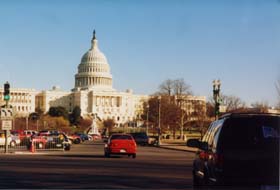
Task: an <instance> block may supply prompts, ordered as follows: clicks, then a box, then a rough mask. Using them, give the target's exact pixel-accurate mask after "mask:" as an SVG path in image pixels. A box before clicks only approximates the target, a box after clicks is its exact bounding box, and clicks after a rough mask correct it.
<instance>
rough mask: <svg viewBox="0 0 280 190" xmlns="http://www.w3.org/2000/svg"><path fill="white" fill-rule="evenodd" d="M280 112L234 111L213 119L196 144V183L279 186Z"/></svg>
mask: <svg viewBox="0 0 280 190" xmlns="http://www.w3.org/2000/svg"><path fill="white" fill-rule="evenodd" d="M279 128H280V115H276V114H248V113H247V114H245V113H234V114H228V115H225V116H223V117H221V118H220V119H219V120H217V121H215V122H213V123H212V124H211V125H210V127H209V128H208V131H207V132H206V134H205V135H204V137H203V139H202V141H199V140H197V139H189V140H188V141H187V145H188V146H190V147H197V148H198V152H197V153H196V158H195V160H194V162H193V184H194V186H211V185H214V186H222V187H225V188H227V187H231V186H238V187H239V186H240V187H244V186H245V187H247V186H250V187H251V186H253V187H257V188H261V189H271V188H272V189H274V188H278V187H279V134H280V133H279Z"/></svg>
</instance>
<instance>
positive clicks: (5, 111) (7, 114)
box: [0, 108, 13, 119]
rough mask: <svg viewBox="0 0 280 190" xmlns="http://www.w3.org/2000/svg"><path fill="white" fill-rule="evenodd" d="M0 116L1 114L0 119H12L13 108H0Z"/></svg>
mask: <svg viewBox="0 0 280 190" xmlns="http://www.w3.org/2000/svg"><path fill="white" fill-rule="evenodd" d="M0 116H1V119H12V118H13V108H1V111H0Z"/></svg>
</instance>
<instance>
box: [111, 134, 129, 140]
mask: <svg viewBox="0 0 280 190" xmlns="http://www.w3.org/2000/svg"><path fill="white" fill-rule="evenodd" d="M117 139H118V140H132V137H131V136H129V135H113V136H112V137H111V140H117Z"/></svg>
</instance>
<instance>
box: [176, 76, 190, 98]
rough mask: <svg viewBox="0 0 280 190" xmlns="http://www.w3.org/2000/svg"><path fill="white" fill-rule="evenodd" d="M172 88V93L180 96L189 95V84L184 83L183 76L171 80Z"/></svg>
mask: <svg viewBox="0 0 280 190" xmlns="http://www.w3.org/2000/svg"><path fill="white" fill-rule="evenodd" d="M173 89H174V95H177V96H180V95H183V94H184V95H190V94H192V92H191V86H190V85H188V84H186V82H185V81H184V79H183V78H180V79H176V80H174V82H173Z"/></svg>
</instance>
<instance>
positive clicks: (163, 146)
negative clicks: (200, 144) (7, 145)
mask: <svg viewBox="0 0 280 190" xmlns="http://www.w3.org/2000/svg"><path fill="white" fill-rule="evenodd" d="M165 146H166V145H161V146H158V148H162V149H167V150H176V151H182V152H191V153H195V152H196V150H187V149H180V148H173V147H168V145H167V146H166V147H165Z"/></svg>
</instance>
